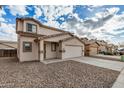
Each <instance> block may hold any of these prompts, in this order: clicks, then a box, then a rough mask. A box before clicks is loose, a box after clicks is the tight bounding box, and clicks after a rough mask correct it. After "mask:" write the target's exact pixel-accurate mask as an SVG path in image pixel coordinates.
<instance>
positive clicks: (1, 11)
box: [0, 9, 6, 22]
mask: <svg viewBox="0 0 124 93" xmlns="http://www.w3.org/2000/svg"><path fill="white" fill-rule="evenodd" d="M4 15H6V12H5V11H4V9H2V10H0V22H5V18H3V16H4Z"/></svg>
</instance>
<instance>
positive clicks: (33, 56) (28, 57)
mask: <svg viewBox="0 0 124 93" xmlns="http://www.w3.org/2000/svg"><path fill="white" fill-rule="evenodd" d="M34 39H35V38H31V37H23V36H21V37H20V46H19V55H20V57H19V60H20V61H21V62H22V61H33V60H39V59H38V43H35V42H34ZM24 41H26V42H32V52H23V42H24Z"/></svg>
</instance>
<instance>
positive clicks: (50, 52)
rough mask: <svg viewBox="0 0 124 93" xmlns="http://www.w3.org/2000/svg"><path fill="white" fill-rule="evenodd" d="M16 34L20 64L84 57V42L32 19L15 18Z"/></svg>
mask: <svg viewBox="0 0 124 93" xmlns="http://www.w3.org/2000/svg"><path fill="white" fill-rule="evenodd" d="M16 33H17V34H18V59H19V61H21V62H23V61H34V60H36V61H43V60H46V59H65V58H73V57H80V56H84V42H83V41H81V40H80V39H79V38H78V37H76V36H74V35H73V34H71V33H69V32H66V31H63V30H60V29H57V28H53V27H48V26H45V25H43V24H41V23H40V22H39V21H37V20H35V19H33V18H17V19H16Z"/></svg>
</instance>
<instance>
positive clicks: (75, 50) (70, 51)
mask: <svg viewBox="0 0 124 93" xmlns="http://www.w3.org/2000/svg"><path fill="white" fill-rule="evenodd" d="M81 55H82V47H81V46H65V55H64V56H65V58H72V57H80V56H81Z"/></svg>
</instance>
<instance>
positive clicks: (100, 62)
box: [71, 57, 124, 71]
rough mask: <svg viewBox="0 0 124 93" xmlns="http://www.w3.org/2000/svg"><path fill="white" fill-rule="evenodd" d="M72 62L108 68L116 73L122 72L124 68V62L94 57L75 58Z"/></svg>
mask: <svg viewBox="0 0 124 93" xmlns="http://www.w3.org/2000/svg"><path fill="white" fill-rule="evenodd" d="M71 60H74V61H78V62H82V63H86V64H90V65H95V66H98V67H103V68H108V69H112V70H116V71H121V70H122V69H123V68H124V62H119V61H112V60H104V59H98V58H92V57H78V58H73V59H71Z"/></svg>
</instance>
